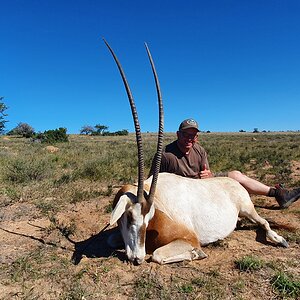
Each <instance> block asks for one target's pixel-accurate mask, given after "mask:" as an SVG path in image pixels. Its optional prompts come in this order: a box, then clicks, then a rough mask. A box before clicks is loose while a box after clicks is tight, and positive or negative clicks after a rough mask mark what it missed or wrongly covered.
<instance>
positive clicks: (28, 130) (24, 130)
mask: <svg viewBox="0 0 300 300" xmlns="http://www.w3.org/2000/svg"><path fill="white" fill-rule="evenodd" d="M7 135H22V136H23V137H26V138H30V137H32V136H33V135H34V129H33V128H32V127H31V126H30V125H29V124H27V123H19V124H18V125H17V127H15V128H14V129H12V130H10V131H9V132H8V133H7Z"/></svg>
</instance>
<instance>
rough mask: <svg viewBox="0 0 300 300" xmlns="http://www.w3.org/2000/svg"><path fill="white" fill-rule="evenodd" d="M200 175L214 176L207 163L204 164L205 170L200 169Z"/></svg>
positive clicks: (203, 176)
mask: <svg viewBox="0 0 300 300" xmlns="http://www.w3.org/2000/svg"><path fill="white" fill-rule="evenodd" d="M199 177H200V178H201V179H204V178H210V177H213V174H212V172H211V171H210V170H208V169H207V166H206V164H204V166H203V170H202V171H200V173H199Z"/></svg>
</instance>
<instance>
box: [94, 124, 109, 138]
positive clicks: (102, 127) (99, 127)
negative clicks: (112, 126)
mask: <svg viewBox="0 0 300 300" xmlns="http://www.w3.org/2000/svg"><path fill="white" fill-rule="evenodd" d="M95 128H96V134H97V135H103V133H104V132H105V131H106V130H107V129H108V126H105V125H100V124H97V125H95Z"/></svg>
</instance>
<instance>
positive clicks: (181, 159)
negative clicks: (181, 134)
mask: <svg viewBox="0 0 300 300" xmlns="http://www.w3.org/2000/svg"><path fill="white" fill-rule="evenodd" d="M204 165H206V169H209V164H208V159H207V153H206V151H205V149H204V148H203V147H201V146H200V145H199V144H198V143H195V144H194V145H193V147H192V148H191V149H190V151H189V154H184V153H182V152H181V151H180V150H179V148H178V145H177V141H174V142H172V143H171V144H169V145H167V146H166V147H165V150H164V151H163V153H162V159H161V165H160V172H167V173H174V174H177V175H181V176H184V177H191V178H200V177H199V173H200V171H201V170H203V169H204ZM151 173H152V172H151Z"/></svg>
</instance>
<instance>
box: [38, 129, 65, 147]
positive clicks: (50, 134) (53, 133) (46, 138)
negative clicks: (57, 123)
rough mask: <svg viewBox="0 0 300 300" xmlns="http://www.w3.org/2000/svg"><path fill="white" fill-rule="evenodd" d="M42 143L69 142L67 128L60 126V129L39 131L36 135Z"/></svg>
mask: <svg viewBox="0 0 300 300" xmlns="http://www.w3.org/2000/svg"><path fill="white" fill-rule="evenodd" d="M35 138H36V139H37V140H40V141H41V142H42V143H47V144H53V143H64V142H68V141H69V139H68V135H67V129H66V128H62V127H60V128H59V129H54V130H47V131H45V132H44V133H39V134H37V135H36V137H35Z"/></svg>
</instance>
